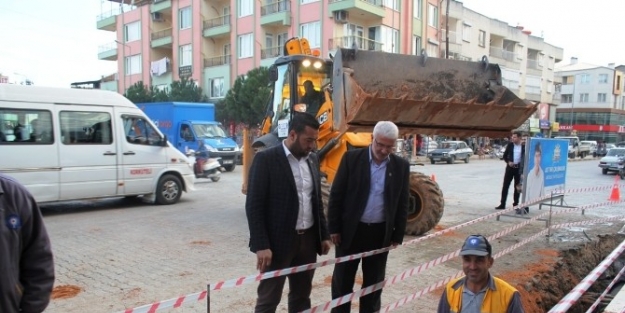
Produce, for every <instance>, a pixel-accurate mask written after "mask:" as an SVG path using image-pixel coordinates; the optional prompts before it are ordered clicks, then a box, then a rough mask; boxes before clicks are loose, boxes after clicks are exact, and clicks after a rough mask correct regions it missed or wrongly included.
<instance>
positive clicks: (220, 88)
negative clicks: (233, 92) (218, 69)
mask: <svg viewBox="0 0 625 313" xmlns="http://www.w3.org/2000/svg"><path fill="white" fill-rule="evenodd" d="M210 88H211V89H210V90H211V98H223V97H225V96H226V93H225V92H224V78H223V77H216V78H211V80H210Z"/></svg>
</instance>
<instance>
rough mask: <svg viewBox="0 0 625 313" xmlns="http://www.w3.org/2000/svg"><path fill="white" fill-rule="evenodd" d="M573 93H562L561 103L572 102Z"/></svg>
mask: <svg viewBox="0 0 625 313" xmlns="http://www.w3.org/2000/svg"><path fill="white" fill-rule="evenodd" d="M572 102H573V95H562V103H572Z"/></svg>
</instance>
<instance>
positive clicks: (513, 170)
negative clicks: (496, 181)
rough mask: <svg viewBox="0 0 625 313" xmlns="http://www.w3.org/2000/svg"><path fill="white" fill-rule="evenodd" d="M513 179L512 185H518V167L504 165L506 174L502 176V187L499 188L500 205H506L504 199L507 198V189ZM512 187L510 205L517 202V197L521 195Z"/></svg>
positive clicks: (519, 172) (519, 173)
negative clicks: (512, 194)
mask: <svg viewBox="0 0 625 313" xmlns="http://www.w3.org/2000/svg"><path fill="white" fill-rule="evenodd" d="M512 179H514V186H516V185H518V184H519V183H520V182H521V171H520V169H519V168H518V167H510V166H508V165H506V174H504V176H503V188H501V201H500V203H499V204H500V205H501V206H502V207H505V206H506V200H507V199H508V189H510V183H511V182H512ZM513 189H514V202H513V203H512V205H518V204H519V198H520V197H521V193H520V192H518V191H517V189H516V188H513Z"/></svg>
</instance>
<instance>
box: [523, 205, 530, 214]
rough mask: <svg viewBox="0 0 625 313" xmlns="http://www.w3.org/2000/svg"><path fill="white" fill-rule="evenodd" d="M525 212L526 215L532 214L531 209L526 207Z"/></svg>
mask: <svg viewBox="0 0 625 313" xmlns="http://www.w3.org/2000/svg"><path fill="white" fill-rule="evenodd" d="M523 210H524V211H525V214H529V213H530V208H529V207H527V206H526V207H524V208H523Z"/></svg>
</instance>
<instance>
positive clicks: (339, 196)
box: [328, 148, 410, 249]
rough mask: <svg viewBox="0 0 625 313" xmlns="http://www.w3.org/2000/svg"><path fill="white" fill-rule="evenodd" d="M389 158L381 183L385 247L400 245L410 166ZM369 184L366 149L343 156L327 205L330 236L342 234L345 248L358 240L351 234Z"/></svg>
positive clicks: (396, 158) (362, 207) (404, 225)
mask: <svg viewBox="0 0 625 313" xmlns="http://www.w3.org/2000/svg"><path fill="white" fill-rule="evenodd" d="M389 157H390V160H389V162H388V164H387V165H386V178H385V182H384V213H385V218H386V234H385V235H384V246H385V247H386V246H389V245H390V243H391V241H392V242H396V243H401V242H402V241H403V239H404V231H405V230H406V215H407V212H408V197H409V193H410V190H409V181H410V164H408V162H407V161H406V160H404V159H402V158H400V157H398V156H396V155H394V154H391V155H390V156H389ZM370 184H371V171H370V163H369V148H363V149H357V150H351V151H348V152H347V153H345V155H343V159H342V160H341V164H340V165H339V168H338V171H337V173H336V176H335V177H334V182H333V183H332V189H331V191H330V201H329V204H328V230H329V231H330V234H341V247H343V248H344V249H349V247H350V246H351V244H352V242H353V241H354V240H357V238H354V235H355V234H356V228H357V227H358V223H359V222H360V219H361V217H362V215H363V213H364V212H365V207H366V205H367V199H368V196H369V188H370Z"/></svg>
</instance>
